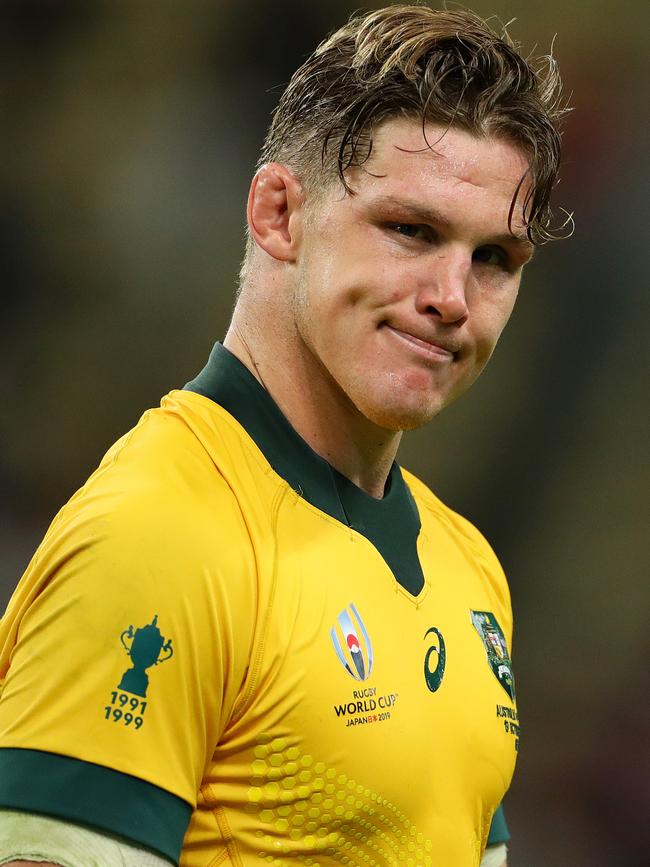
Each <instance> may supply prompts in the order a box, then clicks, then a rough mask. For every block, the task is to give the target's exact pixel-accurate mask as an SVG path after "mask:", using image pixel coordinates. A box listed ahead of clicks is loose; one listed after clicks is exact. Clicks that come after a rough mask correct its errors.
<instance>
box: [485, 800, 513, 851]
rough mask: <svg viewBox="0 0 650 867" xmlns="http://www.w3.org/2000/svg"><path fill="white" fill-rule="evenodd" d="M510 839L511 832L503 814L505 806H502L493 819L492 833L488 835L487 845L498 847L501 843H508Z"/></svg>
mask: <svg viewBox="0 0 650 867" xmlns="http://www.w3.org/2000/svg"><path fill="white" fill-rule="evenodd" d="M509 839H510V831H509V830H508V825H507V823H506V816H505V813H504V812H503V804H500V805H499V807H498V808H497V811H496V813H495V814H494V816H493V817H492V824H491V825H490V833H489V834H488V840H487V845H488V846H498V845H499V844H500V843H507V842H508V840H509Z"/></svg>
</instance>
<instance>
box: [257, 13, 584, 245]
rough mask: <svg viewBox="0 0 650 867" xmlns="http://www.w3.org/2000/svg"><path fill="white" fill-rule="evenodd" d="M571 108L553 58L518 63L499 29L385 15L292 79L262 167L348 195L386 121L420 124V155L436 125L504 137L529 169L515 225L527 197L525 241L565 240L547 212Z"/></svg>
mask: <svg viewBox="0 0 650 867" xmlns="http://www.w3.org/2000/svg"><path fill="white" fill-rule="evenodd" d="M568 110H569V109H568V107H567V106H566V104H565V103H564V101H563V99H562V83H561V79H560V74H559V70H558V66H557V63H556V61H555V59H554V58H553V55H552V51H551V52H550V53H549V54H548V55H545V56H542V57H539V58H530V57H524V56H523V55H522V54H521V53H520V50H519V45H518V44H517V43H515V42H514V41H513V40H512V38H511V37H510V35H509V33H508V31H507V28H506V27H505V26H500V27H499V31H498V32H497V30H495V29H493V28H492V27H491V26H490V24H488V22H487V21H485V20H483V19H482V18H481V17H480V16H478V15H476V14H475V13H474V12H471V11H469V10H464V9H454V10H448V9H445V10H433V9H431V8H430V7H428V6H405V5H396V6H390V7H387V8H385V9H379V10H377V11H374V12H370V13H367V14H362V15H355V16H354V17H352V18H351V19H350V20H349V21H348V23H347V24H345V25H344V26H343V27H341V28H340V29H339V30H337V31H336V32H334V33H333V34H332V35H331V36H329V37H328V38H327V39H325V40H324V41H323V42H322V43H321V44H320V45H319V46H318V47H317V48H316V50H315V51H314V52H313V54H312V55H311V56H310V57H309V58H308V59H307V60H306V61H305V62H304V63H303V64H302V66H300V67H299V68H298V69H297V70H296V72H295V73H294V74H293V76H292V78H291V80H290V82H289V84H288V86H287V88H286V90H285V91H284V93H283V94H282V97H281V98H280V102H279V104H278V106H277V108H276V110H275V112H274V114H273V119H272V122H271V125H270V128H269V131H268V134H267V136H266V140H265V142H264V146H263V148H262V151H261V155H260V161H259V164H260V165H263V164H264V163H267V162H281V163H283V164H285V165H287V166H288V167H290V168H291V169H292V171H294V172H295V173H296V175H297V176H298V177H299V178H300V180H301V182H302V183H303V185H304V187H305V189H306V190H307V191H308V192H310V193H312V194H313V195H318V191H319V190H322V189H323V188H324V187H326V186H327V185H328V184H329V183H330V182H331V181H332V179H336V178H338V180H339V181H340V183H341V184H342V185H343V188H344V189H345V191H346V192H347V193H348V194H351V195H354V189H353V187H352V185H351V183H350V170H351V169H354V168H356V167H360V166H363V164H364V163H365V162H366V161H367V160H368V159H369V157H370V155H371V152H372V141H373V133H374V131H375V130H376V129H377V128H378V127H379V126H380V124H382V123H384V122H385V121H388V120H391V119H395V118H406V119H415V120H417V121H418V122H419V123H421V124H422V131H423V135H424V141H425V147H433V146H434V145H435V141H434V142H430V141H429V140H428V139H427V136H426V127H427V124H431V123H434V124H437V125H441V126H443V127H444V128H445V129H447V128H457V129H462V130H465V131H467V132H470V133H472V134H474V135H476V136H480V137H495V138H502V139H505V140H508V141H510V142H511V143H513V144H514V145H516V146H517V147H519V148H520V149H521V151H522V153H523V154H524V155H525V156H526V158H527V160H528V164H529V168H528V171H527V172H526V175H525V176H524V177H522V178H521V180H520V183H519V186H518V187H517V190H516V192H515V194H514V196H513V200H512V204H511V209H510V221H511V219H512V215H513V213H514V209H515V205H516V203H517V200H518V197H519V196H520V195H522V191H524V190H525V195H524V200H523V203H522V204H523V213H524V220H525V224H526V231H527V235H528V238H529V239H530V240H531V241H532V243H534V244H536V245H539V244H543V243H545V242H546V241H549V240H553V239H555V238H557V237H564V236H566V235H567V234H570V226H571V218H570V216H568V218H567V220H566V221H565V222H564V224H563V225H562V226H560V227H555V226H554V219H553V213H552V209H551V203H550V200H551V193H552V191H553V189H554V187H555V185H556V184H557V181H558V176H559V168H560V154H561V150H560V122H561V119H562V117H563V116H564V115H565V113H566V112H567V111H568ZM510 221H509V222H510ZM567 227H569V229H568V230H567Z"/></svg>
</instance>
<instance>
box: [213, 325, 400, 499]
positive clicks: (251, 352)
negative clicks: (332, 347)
mask: <svg viewBox="0 0 650 867" xmlns="http://www.w3.org/2000/svg"><path fill="white" fill-rule="evenodd" d="M224 346H225V347H226V349H228V350H229V351H230V352H232V354H233V355H235V356H236V357H237V358H238V359H239V360H240V361H241V362H242V364H244V365H245V366H246V367H247V368H248V369H249V370H250V371H251V373H252V374H253V376H255V377H256V379H258V380H259V382H260V383H261V384H262V385H263V386H264V388H266V389H267V391H268V392H269V394H270V395H271V397H272V398H273V400H274V401H275V402H276V403H277V405H278V407H279V408H280V410H281V411H282V413H283V415H284V416H285V417H286V418H287V419H288V421H289V422H290V424H291V425H292V427H293V428H294V429H295V430H296V431H297V432H298V433H299V434H300V436H301V437H302V438H303V439H304V440H305V442H307V443H308V444H309V445H310V446H311V448H312V449H313V450H314V451H315V452H316V454H318V455H320V456H321V457H322V458H323V459H324V460H326V461H327V462H328V463H329V464H331V466H333V467H334V468H335V469H337V470H338V471H339V472H340V473H342V474H343V475H344V476H346V478H348V479H350V481H351V482H353V483H354V484H355V485H357V486H358V487H360V488H361V489H362V490H364V491H366V493H368V494H370V496H372V497H376V498H378V499H381V497H383V495H384V488H385V485H386V479H387V478H388V474H389V472H390V468H391V466H392V464H393V461H394V459H395V455H396V453H397V448H398V446H399V442H400V439H401V433H400V432H395V431H388V430H385V429H383V428H380V427H378V426H377V425H375V424H373V423H372V422H370V421H369V420H368V419H367V418H365V417H364V416H363V415H362V414H361V413H360V412H359V411H358V410H357V409H356V407H355V406H354V405H353V404H352V402H351V401H350V400H349V398H348V397H347V395H345V394H344V393H343V392H342V391H341V389H340V388H339V387H338V385H337V384H336V383H335V382H334V381H333V380H332V379H331V378H330V377H329V375H328V374H327V373H326V372H325V371H324V370H323V369H322V367H321V366H320V364H319V362H318V361H317V360H316V359H314V358H313V356H312V355H311V353H309V352H308V351H307V350H306V348H305V350H304V351H302V352H301V351H298V350H297V349H296V347H295V346H294V345H293V344H292V343H291V341H287V342H286V343H283V344H281V345H276V343H275V342H274V343H273V345H271V344H270V343H269V342H267V341H265V340H263V339H252V338H251V336H250V335H248V334H246V333H245V329H243V328H240V327H238V324H237V316H235V318H234V319H233V323H232V325H231V327H230V329H229V330H228V333H227V335H226V337H225V339H224Z"/></svg>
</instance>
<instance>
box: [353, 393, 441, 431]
mask: <svg viewBox="0 0 650 867" xmlns="http://www.w3.org/2000/svg"><path fill="white" fill-rule="evenodd" d="M446 405H447V402H446V401H442V400H435V401H433V400H430V399H429V400H423V401H421V402H419V403H417V404H413V403H408V404H406V405H396V404H389V403H373V404H371V403H370V402H369V401H364V402H363V405H362V406H358V407H357V408H358V409H359V410H360V411H361V412H362V413H363V415H364V416H365V417H366V418H367V419H368V421H371V422H372V423H373V424H375V425H377V427H380V428H383V429H384V430H388V431H391V432H392V433H401V432H406V431H411V430H416V429H417V428H420V427H422V426H423V425H425V424H427V423H428V422H430V421H431V420H432V419H433V418H435V417H436V416H437V415H438V413H439V412H441V410H443V409H444V407H445V406H446Z"/></svg>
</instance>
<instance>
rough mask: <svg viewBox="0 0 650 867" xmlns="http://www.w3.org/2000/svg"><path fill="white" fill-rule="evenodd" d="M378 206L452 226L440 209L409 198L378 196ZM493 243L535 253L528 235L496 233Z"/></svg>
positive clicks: (421, 220)
mask: <svg viewBox="0 0 650 867" xmlns="http://www.w3.org/2000/svg"><path fill="white" fill-rule="evenodd" d="M371 204H372V205H374V206H376V207H380V208H381V207H385V208H395V209H396V210H397V211H399V212H400V214H401V215H402V216H403V217H405V218H407V219H409V220H413V221H415V222H418V223H433V224H434V225H438V226H442V227H443V228H450V227H451V226H452V223H451V221H450V220H449V219H448V218H447V217H445V216H444V215H443V214H441V213H440V211H437V210H436V209H435V208H427V207H423V206H422V205H419V204H416V203H415V202H410V201H409V200H408V199H399V198H396V197H395V196H378V197H377V198H376V199H373V200H372V202H371ZM491 243H494V244H511V245H516V246H517V247H518V248H519V249H520V250H521V252H522V254H524V255H526V256H528V259H529V260H530V259H532V258H533V256H534V254H535V249H536V248H535V245H534V244H533V243H532V241H530V240H529V238H528V236H527V235H514V234H506V233H504V234H501V235H495V236H493V238H492V241H491Z"/></svg>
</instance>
